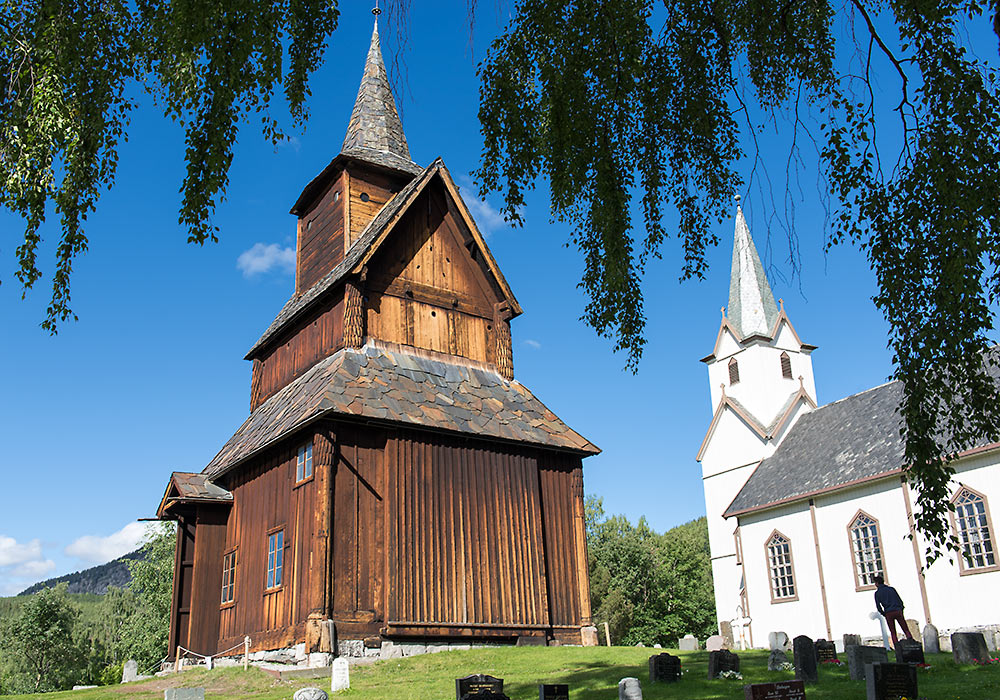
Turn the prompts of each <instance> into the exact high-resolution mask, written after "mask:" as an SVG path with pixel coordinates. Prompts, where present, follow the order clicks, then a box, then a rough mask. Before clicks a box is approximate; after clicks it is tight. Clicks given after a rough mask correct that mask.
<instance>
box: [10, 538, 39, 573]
mask: <svg viewBox="0 0 1000 700" xmlns="http://www.w3.org/2000/svg"><path fill="white" fill-rule="evenodd" d="M41 558H42V543H41V540H31V542H28V543H27V544H18V542H17V540H15V539H14V538H13V537H7V536H5V535H0V568H3V567H6V566H13V565H14V564H23V563H24V562H26V561H31V560H32V559H41Z"/></svg>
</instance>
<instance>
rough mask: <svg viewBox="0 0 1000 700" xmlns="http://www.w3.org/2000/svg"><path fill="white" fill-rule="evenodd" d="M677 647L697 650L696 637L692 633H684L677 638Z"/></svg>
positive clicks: (683, 649)
mask: <svg viewBox="0 0 1000 700" xmlns="http://www.w3.org/2000/svg"><path fill="white" fill-rule="evenodd" d="M677 648H678V649H680V650H681V651H698V638H697V637H695V636H694V635H693V634H685V635H684V636H683V637H681V638H680V639H678V640H677Z"/></svg>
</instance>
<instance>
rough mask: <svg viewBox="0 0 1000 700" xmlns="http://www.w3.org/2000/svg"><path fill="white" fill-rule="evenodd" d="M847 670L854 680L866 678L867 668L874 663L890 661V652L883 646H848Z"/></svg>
mask: <svg viewBox="0 0 1000 700" xmlns="http://www.w3.org/2000/svg"><path fill="white" fill-rule="evenodd" d="M845 653H846V654H847V671H848V674H849V675H850V677H851V680H852V681H863V680H864V679H865V668H866V667H868V666H871V665H872V664H887V663H889V652H887V651H886V650H885V649H883V648H882V647H866V646H862V645H860V644H852V645H851V646H849V647H847V651H846V652H845Z"/></svg>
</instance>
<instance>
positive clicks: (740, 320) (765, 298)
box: [729, 198, 778, 338]
mask: <svg viewBox="0 0 1000 700" xmlns="http://www.w3.org/2000/svg"><path fill="white" fill-rule="evenodd" d="M736 202H737V203H736V235H735V238H734V240H733V271H732V277H731V278H730V281H729V323H730V324H732V325H733V327H735V328H736V331H737V332H738V333H739V334H740V336H742V337H743V338H746V337H748V336H751V335H758V334H759V335H770V333H771V330H772V329H773V328H774V323H775V321H776V320H777V319H778V306H777V304H775V303H774V294H773V293H772V292H771V285H770V284H768V282H767V275H765V274H764V266H763V265H761V263H760V256H759V255H757V248H756V247H755V246H754V244H753V238H751V237H750V229H749V228H748V227H747V221H746V219H745V218H744V217H743V208H742V207H740V205H739V198H737V200H736Z"/></svg>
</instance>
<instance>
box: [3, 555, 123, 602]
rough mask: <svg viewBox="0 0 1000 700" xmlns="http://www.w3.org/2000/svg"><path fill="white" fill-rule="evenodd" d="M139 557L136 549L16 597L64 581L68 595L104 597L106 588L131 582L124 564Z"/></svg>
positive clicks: (119, 586) (55, 579)
mask: <svg viewBox="0 0 1000 700" xmlns="http://www.w3.org/2000/svg"><path fill="white" fill-rule="evenodd" d="M141 556H142V550H141V549H137V550H135V551H134V552H129V553H128V554H126V555H125V556H123V557H119V558H117V559H115V560H114V561H109V562H108V563H107V564H101V565H100V566H93V567H91V568H89V569H84V570H83V571H77V572H76V573H73V574H66V575H65V576H59V577H58V578H50V579H49V580H48V581H41V582H39V583H36V584H35V585H33V586H31V587H29V588H25V589H24V590H23V591H21V592H20V593H18V595H19V596H21V595H31V594H32V593H37V592H38V591H40V590H43V589H45V588H52V587H53V586H56V585H58V584H60V583H63V582H64V581H65V582H66V583H68V584H69V592H70V593H96V594H97V595H104V594H105V593H107V592H108V586H115V587H116V588H124V587H125V584H127V583H128V582H129V581H131V580H132V575H131V574H130V573H129V571H128V565H127V564H126V563H125V562H127V561H134V560H136V559H139V558H140V557H141Z"/></svg>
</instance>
